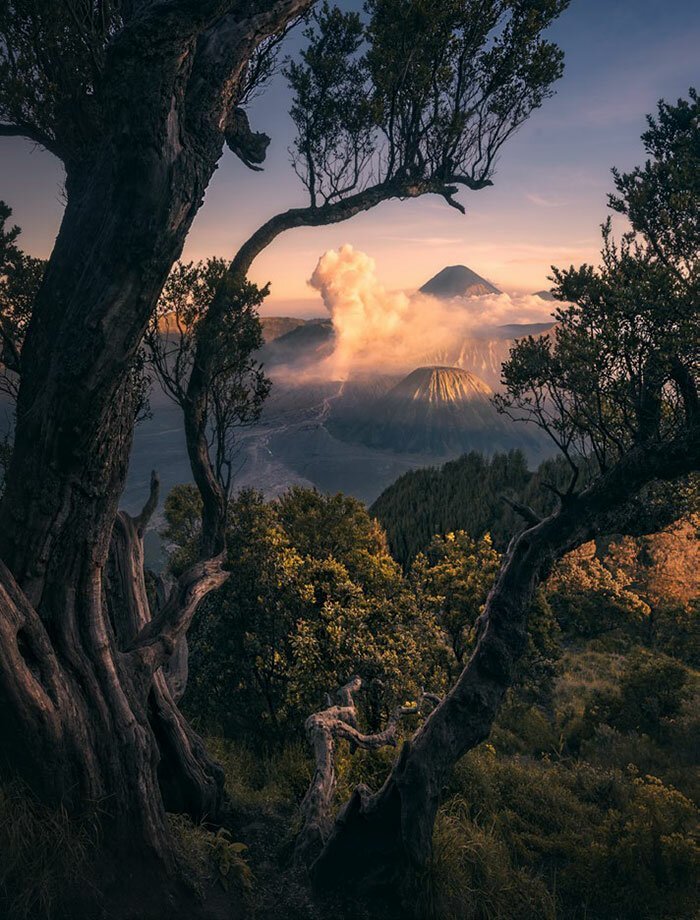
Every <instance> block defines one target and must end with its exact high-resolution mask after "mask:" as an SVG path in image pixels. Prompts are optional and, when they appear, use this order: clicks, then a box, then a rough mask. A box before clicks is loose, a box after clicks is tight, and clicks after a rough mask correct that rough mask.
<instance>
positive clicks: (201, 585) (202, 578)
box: [127, 553, 229, 671]
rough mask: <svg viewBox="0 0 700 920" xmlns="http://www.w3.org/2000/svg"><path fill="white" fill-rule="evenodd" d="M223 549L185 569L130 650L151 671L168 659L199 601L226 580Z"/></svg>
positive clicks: (188, 624)
mask: <svg viewBox="0 0 700 920" xmlns="http://www.w3.org/2000/svg"><path fill="white" fill-rule="evenodd" d="M224 561H225V555H224V554H223V553H222V554H221V555H219V556H216V557H215V558H214V559H209V560H207V561H206V562H198V563H196V564H195V565H193V566H191V567H190V568H189V569H187V571H186V572H184V573H183V574H182V575H181V576H180V577H179V578H178V580H177V582H176V584H175V586H174V587H173V588H172V590H171V592H170V595H169V597H168V600H167V601H166V602H165V604H164V605H163V609H162V610H160V611H159V612H158V614H156V616H155V617H154V618H153V619H152V620H151V621H150V622H149V623H147V624H146V625H145V626H144V628H143V629H142V630H141V632H140V633H139V634H138V636H137V637H136V639H135V640H134V642H133V643H132V645H131V646H130V648H128V649H127V652H129V653H130V654H132V655H134V656H137V657H138V658H139V659H140V660H141V661H142V662H143V663H144V664H145V665H146V667H148V668H149V669H150V670H151V671H156V670H157V669H158V668H159V667H160V666H161V665H162V664H163V663H164V662H165V661H167V660H168V659H169V658H170V657H171V655H172V654H173V652H174V651H175V649H176V647H177V643H178V641H179V640H180V639H181V638H182V637H183V636H184V635H185V634H186V633H187V630H188V629H189V626H190V623H191V622H192V617H193V616H194V614H195V611H196V610H197V607H198V606H199V603H200V602H201V601H202V600H203V599H204V598H205V597H206V596H207V594H209V592H210V591H215V590H216V589H217V588H220V587H221V585H223V584H224V582H225V581H226V580H227V578H228V576H229V573H228V572H226V571H224V568H223V564H224Z"/></svg>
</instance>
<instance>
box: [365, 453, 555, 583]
mask: <svg viewBox="0 0 700 920" xmlns="http://www.w3.org/2000/svg"><path fill="white" fill-rule="evenodd" d="M543 481H546V482H549V483H551V484H552V485H555V486H558V485H564V484H565V483H566V481H567V473H566V467H565V465H564V464H563V463H562V462H561V461H558V460H557V461H546V462H545V463H543V464H542V465H541V466H540V468H539V469H538V470H537V472H536V473H531V472H529V471H528V468H527V463H526V460H525V456H524V454H523V453H522V452H521V451H519V450H514V451H510V452H509V453H507V454H495V455H494V456H493V457H491V458H490V459H486V458H485V457H483V456H482V455H481V454H478V453H469V454H465V455H464V456H463V457H460V458H459V459H458V460H453V461H451V462H450V463H446V464H445V465H444V466H442V467H440V468H429V469H422V470H415V471H414V472H411V473H405V474H404V475H403V476H401V477H400V478H399V479H397V480H396V482H395V483H393V485H391V486H389V488H388V489H386V490H385V491H384V492H382V494H381V495H380V496H379V498H378V499H377V500H376V501H375V502H374V504H373V505H372V507H371V508H370V512H371V514H373V515H374V516H375V517H376V518H377V519H378V521H379V522H380V524H381V525H382V527H383V528H384V530H386V534H387V539H388V540H389V547H390V549H391V552H392V554H393V556H394V558H396V559H397V560H398V561H399V562H400V563H401V565H403V566H404V567H407V566H408V565H409V564H410V562H411V561H412V560H413V559H414V557H415V556H416V555H417V554H418V553H419V552H420V551H421V550H424V549H425V548H426V547H427V546H428V544H429V543H430V541H431V539H432V538H433V535H434V534H436V533H438V534H445V533H449V532H450V531H457V530H465V531H466V532H467V533H468V534H470V536H472V537H473V538H476V539H478V538H479V537H482V536H483V535H484V534H485V533H487V532H488V533H490V534H491V537H492V538H493V542H494V546H495V547H496V548H497V549H498V550H503V549H505V547H506V545H507V544H508V541H509V540H510V538H511V537H512V536H513V534H514V533H516V532H517V531H518V530H521V529H522V526H523V524H522V520H521V519H520V518H519V517H518V515H517V514H515V512H514V511H513V510H512V509H511V508H509V507H508V505H506V504H505V502H503V501H502V496H503V495H507V496H509V497H517V498H518V500H519V501H523V502H526V503H528V504H530V505H531V506H532V507H533V508H534V509H535V510H536V511H538V512H542V513H543V512H548V511H551V510H552V509H553V508H554V503H555V499H554V497H553V496H552V495H551V494H550V493H548V492H546V491H545V490H543V488H542V482H543Z"/></svg>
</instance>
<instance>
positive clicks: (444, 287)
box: [420, 265, 501, 300]
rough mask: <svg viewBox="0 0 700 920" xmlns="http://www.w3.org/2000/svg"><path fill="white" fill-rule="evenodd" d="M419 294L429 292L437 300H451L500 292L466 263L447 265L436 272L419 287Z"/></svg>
mask: <svg viewBox="0 0 700 920" xmlns="http://www.w3.org/2000/svg"><path fill="white" fill-rule="evenodd" d="M420 292H421V294H429V295H430V296H431V297H437V298H438V299H439V300H452V299H453V298H454V297H483V296H484V295H485V294H500V293H501V292H500V291H499V290H498V288H497V287H494V285H493V284H491V282H490V281H487V280H486V279H485V278H482V277H481V275H477V273H476V272H473V271H472V270H471V268H467V266H466V265H448V266H447V268H443V270H442V271H440V272H438V273H437V275H435V276H434V277H433V278H431V279H430V281H426V283H425V284H424V285H423V287H422V288H421V289H420Z"/></svg>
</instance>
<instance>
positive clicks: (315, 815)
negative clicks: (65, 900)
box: [294, 675, 440, 865]
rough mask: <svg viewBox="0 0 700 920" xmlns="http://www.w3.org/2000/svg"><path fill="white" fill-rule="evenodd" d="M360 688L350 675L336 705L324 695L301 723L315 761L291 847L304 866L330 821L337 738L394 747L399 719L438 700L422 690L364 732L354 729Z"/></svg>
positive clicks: (371, 746)
mask: <svg viewBox="0 0 700 920" xmlns="http://www.w3.org/2000/svg"><path fill="white" fill-rule="evenodd" d="M361 687H362V680H361V679H360V678H359V677H358V676H357V675H356V676H354V677H352V678H351V679H350V680H349V681H348V683H347V684H345V685H344V686H342V687H341V688H340V689H339V690H338V692H337V696H338V699H339V701H340V702H339V705H337V706H334V705H332V704H331V701H330V697H328V696H327V701H328V705H327V707H326V708H325V709H322V710H321V711H320V712H316V713H314V714H313V715H311V716H309V718H308V719H307V720H306V724H305V726H304V727H305V729H306V735H307V738H308V739H309V743H310V744H311V746H312V748H313V750H314V756H315V760H316V769H315V771H314V775H313V778H312V780H311V783H310V785H309V788H308V789H307V791H306V795H305V796H304V799H303V801H302V803H301V806H300V808H301V813H302V818H303V825H302V829H301V831H300V832H299V835H298V837H297V840H296V843H295V847H294V859H295V860H296V861H297V862H301V863H303V864H305V865H310V864H311V862H312V861H313V859H314V858H315V857H316V855H317V854H318V852H319V851H320V849H321V847H322V846H323V844H324V842H325V839H326V837H327V835H328V831H329V830H330V827H331V824H332V820H333V815H332V809H333V796H334V793H335V787H336V774H335V744H336V741H337V739H338V738H342V739H344V740H345V741H349V742H350V744H351V745H353V746H354V747H359V748H363V749H364V750H369V751H376V750H379V748H383V747H387V746H391V747H395V746H396V739H397V735H398V728H399V724H400V722H401V719H402V718H404V717H405V716H408V715H417V714H419V713H420V711H421V709H422V707H423V704H424V703H425V702H431V703H433V705H437V704H438V703H439V702H440V698H439V697H438V696H436V695H435V694H432V693H423V694H421V696H420V697H419V699H418V700H417V701H416V702H414V703H410V704H408V705H402V706H397V707H396V708H395V709H394V711H393V712H392V714H391V716H390V717H389V720H388V722H387V724H386V727H385V728H384V729H383V731H380V732H376V733H374V734H372V735H366V734H364V733H363V732H361V731H359V729H358V728H357V709H356V706H355V694H356V693H357V692H358V691H359V690H360V688H361Z"/></svg>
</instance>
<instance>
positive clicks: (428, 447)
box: [328, 366, 537, 457]
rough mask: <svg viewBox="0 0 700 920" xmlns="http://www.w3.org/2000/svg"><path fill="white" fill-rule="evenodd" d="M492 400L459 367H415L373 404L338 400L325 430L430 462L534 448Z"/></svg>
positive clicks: (487, 389)
mask: <svg viewBox="0 0 700 920" xmlns="http://www.w3.org/2000/svg"><path fill="white" fill-rule="evenodd" d="M492 396H493V391H492V390H491V388H490V387H489V386H488V384H486V383H485V382H484V381H483V380H481V378H479V377H477V376H476V374H472V373H470V372H469V371H465V370H462V368H459V367H440V366H430V367H419V368H416V370H414V371H412V372H411V373H410V374H409V375H408V376H407V377H404V378H403V379H402V380H400V381H399V382H398V383H397V384H396V385H395V386H393V387H392V388H391V389H390V390H389V391H388V392H387V393H386V394H385V395H384V396H381V397H380V398H378V399H376V400H374V401H372V402H369V403H367V404H365V405H357V404H355V405H354V406H352V407H345V406H343V404H342V401H340V402H339V403H338V404H337V405H336V406H334V411H333V413H332V415H331V418H330V420H329V422H328V428H329V431H331V433H332V434H333V435H334V436H335V437H337V438H339V439H340V440H344V441H355V442H359V443H362V444H365V445H367V446H368V447H376V448H382V449H387V450H392V451H396V452H399V453H419V454H430V455H432V456H435V457H451V456H458V455H459V454H461V453H464V452H465V451H468V450H480V451H483V452H484V453H487V454H491V453H494V452H495V451H498V450H509V449H510V448H513V447H522V448H534V449H536V448H537V445H536V444H535V442H534V440H533V437H532V435H531V434H530V432H529V431H528V430H526V429H525V426H522V425H521V426H516V425H514V423H513V422H511V421H510V419H507V418H506V417H504V416H502V415H499V414H498V412H497V411H496V409H495V407H494V406H493V403H492V402H491V397H492Z"/></svg>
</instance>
